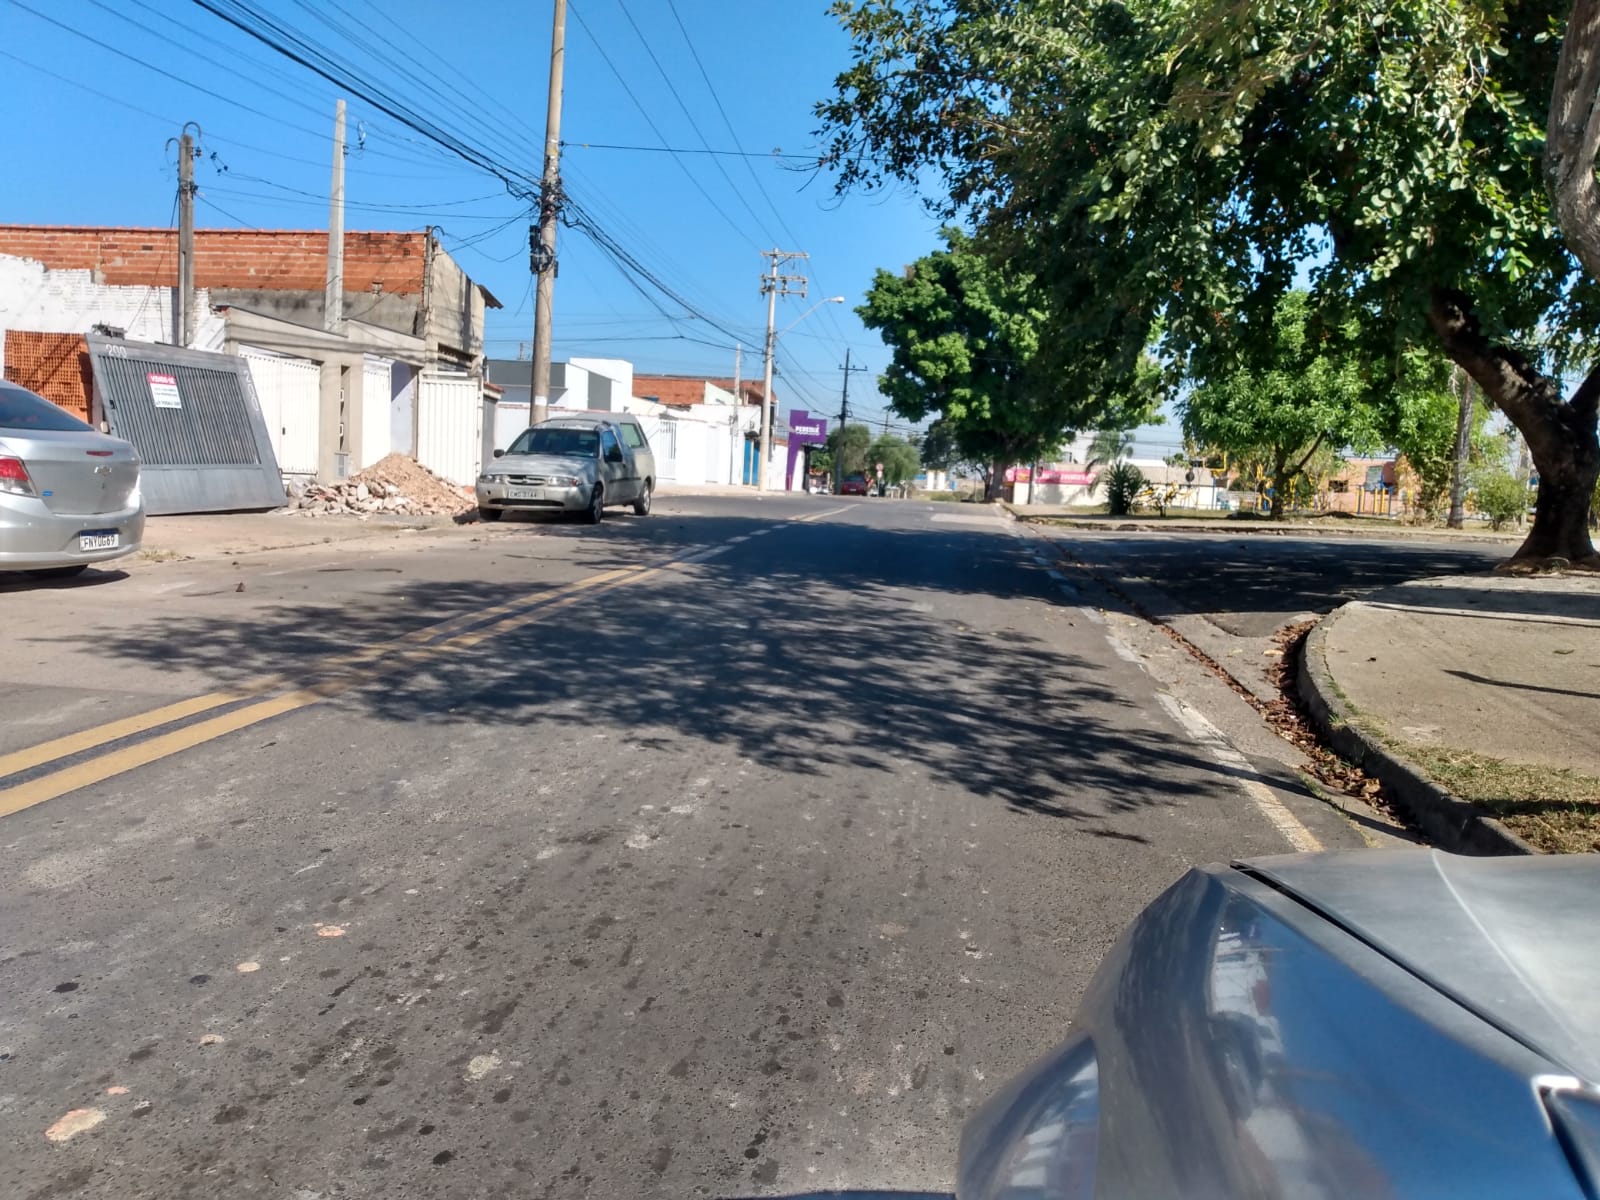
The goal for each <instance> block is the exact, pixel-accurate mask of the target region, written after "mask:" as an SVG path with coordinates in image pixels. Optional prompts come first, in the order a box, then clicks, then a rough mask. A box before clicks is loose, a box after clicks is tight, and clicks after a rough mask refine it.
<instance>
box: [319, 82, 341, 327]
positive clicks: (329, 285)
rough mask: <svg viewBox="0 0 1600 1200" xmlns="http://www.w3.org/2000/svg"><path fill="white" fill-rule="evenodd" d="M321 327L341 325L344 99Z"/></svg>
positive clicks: (336, 128)
mask: <svg viewBox="0 0 1600 1200" xmlns="http://www.w3.org/2000/svg"><path fill="white" fill-rule="evenodd" d="M322 327H323V328H324V329H326V330H327V331H328V332H329V333H338V332H339V331H340V330H341V329H342V328H343V327H344V101H343V100H339V101H336V102H335V103H334V106H333V184H332V186H331V187H330V188H329V189H328V277H327V280H326V288H325V292H324V295H323V299H322Z"/></svg>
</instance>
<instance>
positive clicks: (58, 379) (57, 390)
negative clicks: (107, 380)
mask: <svg viewBox="0 0 1600 1200" xmlns="http://www.w3.org/2000/svg"><path fill="white" fill-rule="evenodd" d="M5 356H6V357H5V377H6V378H7V379H9V380H10V381H11V382H12V383H17V384H21V385H22V386H23V387H25V388H27V389H28V390H29V391H32V392H38V393H39V395H41V396H43V397H44V398H45V399H46V400H49V401H51V402H53V403H55V404H59V405H60V406H61V407H62V408H64V409H66V410H67V411H68V412H70V413H71V414H72V415H73V416H75V417H77V418H79V419H80V420H84V421H87V420H88V419H89V398H90V396H92V395H93V394H94V380H93V376H92V375H91V374H90V370H89V346H88V343H87V342H85V341H84V339H83V337H82V336H81V335H79V334H75V333H28V332H25V331H23V330H18V329H8V330H6V336H5Z"/></svg>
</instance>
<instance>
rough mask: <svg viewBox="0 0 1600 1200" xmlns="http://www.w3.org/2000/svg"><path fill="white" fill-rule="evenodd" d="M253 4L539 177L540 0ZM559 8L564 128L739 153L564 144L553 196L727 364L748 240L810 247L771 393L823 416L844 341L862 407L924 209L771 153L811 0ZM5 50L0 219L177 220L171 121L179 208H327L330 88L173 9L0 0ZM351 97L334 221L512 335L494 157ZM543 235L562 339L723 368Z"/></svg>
mask: <svg viewBox="0 0 1600 1200" xmlns="http://www.w3.org/2000/svg"><path fill="white" fill-rule="evenodd" d="M251 3H252V6H253V7H255V8H256V9H257V10H259V11H261V12H264V13H266V14H268V15H270V16H271V17H273V18H274V19H275V20H276V21H278V22H279V23H280V24H282V25H284V26H287V27H290V28H292V29H293V30H295V31H298V32H300V33H303V34H305V35H307V37H308V40H313V41H315V42H317V43H319V44H320V45H321V46H322V47H323V48H324V49H326V50H328V51H329V52H332V53H335V54H337V55H338V56H340V57H341V58H344V59H345V60H346V61H348V62H350V63H352V64H353V65H356V66H357V67H359V68H360V70H361V72H362V73H363V74H364V75H366V76H368V77H369V78H372V79H375V80H377V81H379V82H380V83H382V84H383V85H384V86H386V87H388V88H389V89H390V90H391V91H392V92H393V93H394V94H395V95H396V96H398V97H399V98H401V99H403V100H404V101H406V102H407V103H408V104H409V105H410V106H412V107H413V108H415V109H418V110H420V111H423V112H425V113H426V114H427V115H428V116H430V117H431V118H433V119H434V120H435V121H436V122H437V123H438V124H440V125H443V126H445V127H447V128H448V129H449V130H450V131H452V132H453V133H455V134H457V135H458V136H459V137H460V138H461V139H462V140H464V141H467V142H470V143H471V144H473V145H474V146H475V147H478V148H480V149H482V150H484V151H486V152H487V153H489V154H490V155H491V156H492V157H493V158H494V159H496V160H497V161H499V162H503V163H507V164H510V165H512V166H514V167H516V168H517V169H520V170H524V171H526V172H528V173H529V174H532V175H537V174H538V171H539V161H540V159H539V156H540V146H541V144H542V140H543V132H544V109H545V92H546V83H547V71H548V64H549V48H550V16H551V5H550V2H549V0H533V2H531V3H529V2H525V0H524V2H517V3H512V2H510V0H474V2H470V3H463V2H457V3H454V4H444V3H438V2H430V0H306V2H305V3H301V2H300V0H251ZM24 4H25V5H26V6H27V8H31V9H33V10H35V12H29V11H27V8H24V7H23V5H24ZM674 7H675V9H676V14H677V17H676V18H675V16H674ZM569 12H570V16H569V21H568V33H567V67H566V102H565V116H564V120H563V128H562V134H563V140H564V141H566V142H568V143H591V144H592V143H605V144H614V145H623V146H636V147H661V146H663V145H667V146H670V147H672V148H674V149H679V150H703V149H704V148H705V147H706V146H707V145H709V146H710V147H712V148H714V149H717V150H735V149H736V150H741V151H746V152H749V153H751V154H754V155H756V157H752V158H737V157H726V156H711V155H706V154H689V153H683V154H669V153H664V152H660V151H651V150H646V149H640V150H604V149H599V148H593V147H591V148H584V147H582V146H580V145H569V147H568V148H567V150H566V151H565V153H564V159H563V170H564V175H565V180H566V183H567V186H568V187H569V188H570V190H571V192H572V193H573V195H574V196H575V197H576V198H577V199H578V200H579V201H580V202H581V203H582V204H584V205H585V206H586V207H587V209H588V210H589V211H590V212H592V213H593V214H594V216H595V218H596V220H597V222H598V223H599V224H600V225H601V226H602V227H603V228H604V229H605V230H606V232H608V233H609V234H610V235H611V236H612V237H613V238H614V239H615V240H616V241H617V242H619V243H621V245H622V246H623V247H624V248H625V249H626V250H627V251H628V253H629V254H631V255H632V256H633V257H635V258H636V259H638V260H639V261H640V262H641V263H642V264H643V265H644V266H645V267H647V268H648V269H649V270H650V271H651V273H653V274H655V275H657V276H658V277H659V278H661V279H662V280H664V281H665V282H667V283H668V284H670V286H671V287H672V288H673V289H674V290H675V291H677V292H679V293H680V294H681V295H682V296H684V297H685V298H687V299H688V300H690V301H691V302H692V303H693V305H694V306H695V308H697V309H698V310H700V311H701V312H702V313H704V314H705V315H706V316H709V317H711V318H712V319H713V320H714V321H715V322H716V323H718V324H720V325H722V326H724V327H726V329H727V330H730V331H732V332H734V333H736V334H739V335H740V336H741V338H742V340H743V342H744V345H745V354H744V370H745V374H746V376H747V377H749V376H754V375H759V371H760V345H761V329H762V326H763V324H764V321H765V315H766V314H765V302H764V301H763V299H762V298H761V296H760V294H759V291H758V277H759V275H760V274H761V272H762V270H763V269H764V267H765V260H764V259H762V258H761V256H760V253H759V252H760V251H761V250H762V249H765V248H770V247H771V246H773V245H774V244H776V245H778V246H779V247H781V248H782V249H786V250H788V249H799V250H805V251H807V252H809V253H810V255H811V259H810V262H809V270H810V273H811V276H812V279H811V288H810V296H811V300H808V301H801V300H799V299H798V298H790V299H786V300H781V301H780V302H779V316H778V325H779V327H780V328H782V327H783V326H784V325H785V324H787V323H788V322H789V321H792V320H793V319H794V318H796V317H798V316H799V315H800V314H801V313H802V312H804V311H805V309H806V308H807V307H809V305H810V303H811V302H812V301H814V300H816V299H819V298H821V297H824V296H829V295H839V294H842V295H844V296H846V297H847V301H848V302H847V303H846V304H843V305H827V306H825V307H823V308H822V309H820V310H819V311H817V312H815V313H813V314H812V315H811V316H809V317H807V318H806V319H805V320H804V321H803V322H801V323H800V324H799V325H797V326H796V327H795V328H794V329H793V330H792V331H791V332H790V333H789V334H787V335H786V336H785V338H784V339H783V341H782V343H781V344H780V351H779V361H780V365H781V369H782V371H783V375H784V378H783V379H781V380H780V383H779V385H778V386H779V395H780V397H782V398H783V400H784V402H785V407H786V408H787V407H790V406H791V405H794V406H798V407H806V406H809V405H810V404H811V403H812V402H814V403H815V404H816V406H817V407H819V408H823V409H825V410H829V411H834V410H837V408H838V400H839V385H840V382H841V380H842V378H843V376H842V372H841V371H840V370H839V364H840V363H842V362H843V360H844V352H845V349H846V347H847V346H848V347H849V348H850V349H851V352H852V355H853V356H854V361H855V362H857V363H864V364H865V365H867V366H868V367H869V368H871V372H870V373H868V374H865V375H857V376H855V377H854V379H853V381H852V384H851V392H852V397H851V399H852V406H853V407H855V406H856V404H857V401H859V402H860V405H859V409H858V411H861V412H863V413H864V414H865V415H878V416H879V417H880V419H881V413H882V404H881V400H879V398H878V397H877V396H876V394H875V391H874V388H873V386H872V380H873V378H874V377H875V375H876V372H877V371H878V370H880V369H881V368H882V367H883V366H884V364H885V362H886V361H887V353H886V351H885V349H884V347H883V345H882V343H881V342H880V341H879V340H878V339H877V337H876V335H874V334H872V333H871V332H869V331H867V330H865V329H863V328H862V326H861V324H860V322H859V320H857V318H856V317H855V315H854V313H853V312H852V311H851V310H852V309H853V307H854V306H855V305H856V304H858V303H860V302H861V299H862V295H863V293H864V291H865V289H866V287H867V285H868V284H869V282H870V281H871V277H872V271H873V269H874V268H875V267H878V266H887V267H899V266H900V265H902V264H903V263H906V262H909V261H911V260H912V259H914V258H916V257H917V256H918V255H920V254H923V253H925V252H926V251H928V250H929V249H931V248H933V246H934V245H935V242H936V223H935V222H934V221H933V219H932V218H930V217H929V216H927V215H926V214H925V213H924V212H923V210H922V209H921V207H920V205H919V204H918V202H917V201H916V199H915V198H914V197H912V196H910V195H909V194H906V193H899V194H895V195H891V196H888V197H873V198H868V197H860V196H853V197H849V198H846V199H845V200H843V201H839V200H836V199H835V198H834V196H833V194H832V191H831V187H830V182H829V180H828V179H826V178H822V177H813V176H811V175H810V174H808V173H805V172H801V171H796V170H794V169H793V160H779V159H775V158H773V157H772V156H771V152H773V151H775V150H781V151H782V152H783V153H784V154H789V155H807V154H813V153H814V152H815V151H816V149H817V143H816V141H815V140H814V138H813V137H812V130H813V128H814V126H815V124H816V122H815V120H814V118H813V117H812V114H811V108H812V105H813V104H814V103H815V102H816V101H817V100H818V99H819V98H821V97H823V96H824V95H826V94H827V92H828V90H829V88H830V85H831V82H832V79H833V76H834V74H835V73H836V72H837V71H839V70H840V69H842V67H843V66H844V65H845V62H846V52H847V47H848V42H847V39H846V38H845V36H844V34H843V32H842V31H841V30H840V29H839V28H838V26H837V24H836V22H835V21H834V20H833V19H832V18H831V17H829V16H828V15H827V13H826V10H825V5H824V4H823V3H822V2H821V0H812V2H796V0H744V2H742V3H734V2H731V0H673V4H672V5H669V4H668V3H667V2H666V0H626V7H624V4H623V2H622V0H572V3H571V5H570V8H569ZM36 14H42V16H41V15H36ZM323 16H325V17H327V18H329V19H331V21H332V22H334V23H337V25H339V26H342V27H343V28H342V29H339V28H335V27H334V25H333V24H330V23H328V22H325V21H324V20H323V19H322V17H323ZM45 18H48V19H45ZM677 18H681V20H682V29H680V27H679V23H678V19H677ZM52 21H53V22H56V24H52V23H51V22H52ZM635 26H636V27H637V28H635ZM63 27H65V28H63ZM684 30H686V31H687V33H688V37H689V38H692V40H693V52H691V49H690V45H689V42H688V40H686V38H685V36H684ZM350 32H355V33H357V34H358V35H359V36H358V37H354V38H353V37H351V36H349V33H350ZM85 35H87V36H85ZM89 38H92V39H95V41H98V42H100V43H104V45H97V44H94V42H91V41H90V40H87V39H89ZM119 51H120V52H121V53H120V54H119V53H118V52H119ZM696 53H697V54H698V56H699V62H698V63H697V62H696V59H695V54H696ZM134 60H138V61H134ZM385 60H387V61H385ZM658 63H659V67H658ZM0 67H3V68H4V69H5V74H6V77H7V92H8V95H9V97H10V105H9V107H10V110H11V113H12V116H11V119H10V120H8V121H7V122H6V124H5V129H4V132H3V133H0V144H3V145H4V148H5V151H6V161H7V162H8V163H11V164H12V168H11V169H10V170H9V171H8V179H7V186H6V189H5V197H6V199H5V203H4V205H3V207H0V221H6V222H26V223H50V224H97V225H98V224H103V225H156V226H166V225H169V224H171V223H173V220H174V217H173V205H174V197H175V190H176V178H177V175H176V166H175V158H174V156H173V152H172V151H171V150H170V149H168V148H167V146H166V142H167V140H168V138H170V137H173V136H175V135H176V134H177V133H178V132H179V128H180V126H181V125H182V124H183V123H184V122H185V121H194V122H196V123H198V124H199V126H200V128H201V131H202V136H201V146H202V150H203V151H204V154H205V157H204V158H203V159H202V161H201V162H200V163H199V164H198V165H197V168H196V181H197V183H198V184H199V186H200V197H199V201H198V205H197V209H196V222H197V223H198V224H199V225H200V226H201V227H228V226H239V225H248V226H254V227H259V228H320V227H323V226H325V224H326V222H327V216H328V213H327V200H326V196H327V193H328V186H329V174H330V171H329V161H330V154H331V149H330V139H331V137H332V128H333V108H334V100H335V98H336V97H337V96H339V95H341V94H343V93H341V92H340V91H339V90H337V89H336V88H335V87H334V86H333V85H332V84H330V83H327V82H326V81H324V80H322V79H321V78H319V77H318V76H316V75H314V74H313V73H312V72H310V71H309V70H307V69H305V68H303V67H300V66H297V65H295V64H294V63H292V62H290V61H289V60H288V59H285V58H283V57H281V56H279V55H277V54H275V53H274V52H273V51H271V50H269V49H268V48H267V47H265V46H262V45H260V44H259V43H257V42H255V41H252V40H251V39H249V38H248V37H247V36H246V35H245V34H243V33H241V32H239V31H237V30H235V29H233V28H232V27H230V26H229V25H227V24H226V23H225V22H224V21H222V20H221V19H220V18H218V17H217V16H215V15H213V14H212V13H210V12H207V11H206V10H205V9H203V8H201V7H200V6H199V5H197V4H195V3H192V2H188V0H100V2H97V0H20V3H19V2H14V0H0ZM702 67H703V68H704V74H703V73H702ZM41 68H42V69H41ZM47 72H48V73H47ZM162 72H167V73H168V75H163V74H162ZM169 75H170V76H171V77H168V76H169ZM707 77H709V81H710V85H711V86H708V81H707ZM428 81H431V87H432V89H433V90H430V83H429V82H428ZM713 87H714V89H715V94H714V95H713V90H712V88H713ZM88 89H94V91H90V90H88ZM95 92H99V93H103V95H97V94H95ZM630 93H631V94H630ZM348 98H349V103H350V112H349V127H350V142H351V147H352V148H351V151H350V154H349V157H348V158H347V168H346V171H347V174H346V195H347V201H348V203H349V211H348V213H347V216H346V226H347V228H351V229H359V228H371V229H416V228H421V227H422V226H424V225H426V224H430V223H431V224H435V225H438V226H441V227H442V230H443V234H442V236H443V239H444V243H445V245H446V247H447V248H449V249H450V250H451V252H452V254H454V255H455V256H456V258H457V259H458V261H460V262H461V264H462V265H463V266H464V267H465V268H466V270H467V271H468V272H469V273H470V274H471V275H472V276H473V277H474V278H475V279H477V280H479V281H480V282H482V283H484V284H485V285H486V286H488V287H489V289H490V290H491V291H493V292H494V293H495V295H496V296H498V297H499V298H500V300H501V302H502V303H503V304H504V305H505V308H504V309H503V310H502V311H500V312H498V313H491V315H490V319H489V329H488V337H489V338H490V340H491V344H490V351H491V353H493V354H497V355H504V356H515V355H516V353H517V350H518V343H519V342H523V343H526V342H528V341H529V340H531V330H532V324H533V304H532V299H531V295H530V276H529V273H528V267H527V250H526V247H527V220H526V218H525V217H524V215H523V214H524V212H525V206H524V204H523V203H522V202H521V201H518V200H516V199H514V198H513V197H511V196H510V195H509V194H508V193H507V192H506V190H505V188H504V186H503V185H502V184H501V183H500V182H499V181H498V180H497V179H495V178H494V177H493V176H492V175H491V174H489V173H487V172H485V171H483V170H480V169H478V168H476V167H473V166H470V165H468V164H467V163H464V162H462V161H461V160H460V159H458V158H455V157H453V156H451V155H450V154H448V153H446V152H444V151H442V150H440V149H438V148H437V147H435V146H433V145H431V144H429V143H428V142H427V141H426V140H425V139H424V138H423V137H422V136H421V135H419V134H418V133H416V132H413V131H412V130H410V129H407V128H406V127H405V126H404V125H403V124H402V123H401V122H398V121H396V120H395V119H393V118H392V117H390V116H388V115H386V114H384V113H383V112H381V111H378V110H376V109H375V108H374V107H373V106H371V105H369V104H367V103H365V102H363V101H360V100H357V99H355V98H353V97H348ZM719 101H720V108H719V103H718V102H719ZM24 114H25V116H24ZM22 164H28V165H27V166H26V167H24V166H22ZM558 248H559V251H560V255H561V274H560V277H559V280H558V282H557V286H556V305H555V335H556V344H555V352H556V355H557V357H566V356H569V355H581V354H593V355H606V356H616V357H625V358H630V359H632V360H633V362H634V364H635V366H636V369H638V370H640V371H664V372H707V373H713V372H714V373H718V374H731V373H732V370H733V345H732V341H731V339H730V338H728V337H727V335H726V334H725V333H724V332H721V331H719V330H716V329H713V328H711V327H710V326H709V325H708V324H707V323H706V322H704V321H703V320H700V319H699V318H693V317H690V316H689V315H688V314H687V313H686V312H685V311H684V309H683V308H681V307H680V306H678V305H677V304H675V303H674V302H673V301H671V300H669V299H667V298H666V297H664V296H661V295H660V294H659V293H657V292H655V291H654V290H653V289H652V288H651V287H650V285H649V284H644V285H643V286H644V288H645V290H646V291H647V292H649V293H650V297H651V298H649V299H647V298H646V296H644V295H641V294H640V291H639V290H638V289H637V288H636V287H635V286H634V284H633V283H632V282H630V281H629V279H628V278H627V277H625V275H624V273H623V272H622V271H620V270H619V269H618V268H617V267H616V266H615V265H613V263H612V262H611V261H609V260H608V259H607V258H606V257H604V256H603V255H602V254H601V253H600V252H599V251H598V250H597V249H596V247H595V246H594V245H593V244H592V243H591V242H590V241H589V239H588V238H587V237H586V236H585V235H583V234H582V233H579V232H578V231H575V230H570V229H563V230H562V231H561V234H560V237H559V242H558ZM658 303H659V308H658V307H657V304H658ZM662 309H665V313H663V311H661V310H662ZM689 339H698V340H689ZM703 343H712V344H709V345H708V344H703ZM892 421H893V423H894V424H903V423H902V422H900V421H899V420H898V419H897V418H893V419H892Z"/></svg>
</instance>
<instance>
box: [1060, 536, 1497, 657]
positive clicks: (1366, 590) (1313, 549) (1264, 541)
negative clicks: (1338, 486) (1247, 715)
mask: <svg viewBox="0 0 1600 1200" xmlns="http://www.w3.org/2000/svg"><path fill="white" fill-rule="evenodd" d="M1056 540H1057V543H1058V545H1060V546H1061V548H1062V549H1063V550H1065V551H1066V552H1067V553H1068V554H1069V555H1070V556H1071V557H1072V558H1074V559H1075V560H1076V561H1079V562H1081V563H1083V564H1084V565H1086V566H1089V567H1090V568H1092V569H1094V570H1096V571H1098V572H1100V573H1101V574H1102V575H1104V576H1109V577H1110V578H1111V579H1112V581H1113V582H1115V581H1116V580H1118V579H1135V580H1139V581H1142V582H1144V583H1146V584H1148V585H1151V586H1152V588H1153V590H1152V591H1148V592H1141V594H1140V595H1139V597H1138V599H1139V602H1140V604H1141V606H1143V607H1144V608H1146V609H1147V610H1148V611H1149V612H1150V615H1152V616H1154V617H1157V618H1167V617H1172V616H1180V615H1185V614H1199V615H1205V616H1208V617H1211V618H1212V619H1213V621H1214V623H1216V624H1217V625H1219V626H1221V627H1222V628H1224V629H1226V630H1228V632H1230V633H1234V634H1236V635H1239V636H1246V637H1254V636H1264V635H1265V634H1268V633H1270V632H1272V630H1273V629H1274V628H1276V626H1277V624H1278V623H1279V622H1280V620H1283V619H1287V618H1288V617H1290V616H1293V615H1294V614H1297V613H1304V612H1311V613H1326V612H1330V611H1332V610H1333V609H1335V608H1337V607H1338V606H1339V605H1341V604H1344V603H1346V602H1347V601H1349V600H1354V599H1358V598H1360V597H1362V596H1366V595H1369V594H1370V593H1372V592H1374V591H1377V590H1379V589H1381V588H1387V587H1391V586H1393V585H1395V584H1400V583H1405V582H1407V581H1409V580H1413V579H1422V578H1426V577H1429V576H1437V575H1462V574H1470V573H1475V572H1482V571H1487V570H1489V569H1490V568H1491V567H1493V566H1494V565H1495V564H1497V563H1499V562H1500V561H1502V560H1503V559H1504V558H1505V553H1504V550H1503V549H1502V548H1499V547H1494V546H1479V545H1468V546H1444V545H1439V544H1437V543H1429V542H1418V541H1406V542H1400V541H1395V542H1379V541H1369V540H1361V539H1348V540H1335V539H1331V538H1330V539H1320V540H1319V539H1312V538H1291V537H1270V538H1268V537H1250V538H1242V539H1241V538H1227V537H1212V536H1189V537H1155V536H1148V537H1139V538H1121V539H1079V540H1077V541H1073V540H1071V539H1067V538H1057V539H1056ZM1156 593H1159V594H1156Z"/></svg>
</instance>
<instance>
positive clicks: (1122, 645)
mask: <svg viewBox="0 0 1600 1200" xmlns="http://www.w3.org/2000/svg"><path fill="white" fill-rule="evenodd" d="M1106 641H1108V642H1110V643H1111V649H1112V651H1113V652H1114V653H1115V654H1116V656H1117V657H1118V658H1120V659H1121V660H1122V661H1123V662H1130V663H1132V664H1133V665H1134V666H1136V667H1138V668H1139V669H1140V670H1141V671H1142V670H1144V660H1143V659H1141V658H1140V657H1139V656H1138V655H1137V654H1136V653H1134V650H1133V647H1132V646H1130V645H1128V643H1127V642H1125V641H1123V640H1122V639H1121V638H1119V637H1118V636H1117V635H1116V634H1114V633H1112V632H1111V630H1109V629H1107V630H1106Z"/></svg>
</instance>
